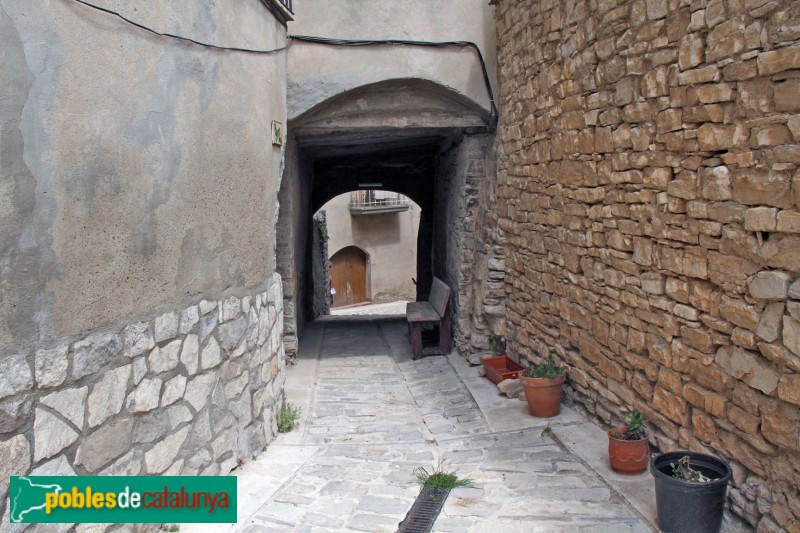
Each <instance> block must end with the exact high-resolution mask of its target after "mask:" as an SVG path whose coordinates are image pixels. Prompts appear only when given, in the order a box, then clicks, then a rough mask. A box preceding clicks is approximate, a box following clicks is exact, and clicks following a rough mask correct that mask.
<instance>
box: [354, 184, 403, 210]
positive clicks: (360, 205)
mask: <svg viewBox="0 0 800 533" xmlns="http://www.w3.org/2000/svg"><path fill="white" fill-rule="evenodd" d="M410 205H411V201H410V200H409V199H408V198H407V197H406V196H403V195H402V194H399V193H396V192H391V191H376V190H371V189H370V190H360V191H353V192H351V193H350V206H349V207H350V211H351V212H358V213H364V212H369V211H375V212H380V211H383V212H387V211H405V210H406V209H408V207H409V206H410Z"/></svg>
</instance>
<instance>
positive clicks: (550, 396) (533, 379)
mask: <svg viewBox="0 0 800 533" xmlns="http://www.w3.org/2000/svg"><path fill="white" fill-rule="evenodd" d="M565 379H566V376H564V369H563V368H561V367H559V366H556V359H555V357H553V356H552V355H549V356H547V359H545V362H544V363H542V364H539V365H531V366H529V367H528V368H526V369H525V370H523V371H522V372H521V373H520V375H519V381H520V383H522V387H523V388H524V389H525V399H526V400H528V410H529V411H530V413H531V415H533V416H538V417H540V418H548V417H551V416H556V415H557V414H558V413H559V411H560V410H561V394H562V391H563V389H562V388H561V385H563V384H564V380H565Z"/></svg>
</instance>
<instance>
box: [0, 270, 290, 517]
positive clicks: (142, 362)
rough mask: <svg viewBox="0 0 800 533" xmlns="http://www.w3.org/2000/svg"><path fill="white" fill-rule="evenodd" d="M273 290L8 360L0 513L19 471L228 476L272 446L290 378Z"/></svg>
mask: <svg viewBox="0 0 800 533" xmlns="http://www.w3.org/2000/svg"><path fill="white" fill-rule="evenodd" d="M267 286H268V288H267V289H266V290H265V291H264V292H259V293H256V294H253V295H251V296H246V297H244V298H237V297H235V296H231V297H229V298H225V299H223V300H220V301H207V300H203V301H201V302H199V304H197V305H192V306H190V307H188V308H186V309H183V310H182V311H179V312H178V311H176V312H169V313H165V314H163V315H161V316H158V317H157V318H155V319H154V320H152V321H150V322H139V323H135V324H130V325H128V326H127V327H125V328H124V329H122V331H119V332H110V333H96V334H94V335H91V336H89V337H86V338H85V339H81V340H79V341H77V342H73V343H71V344H69V345H63V346H58V347H55V348H53V349H51V350H38V351H36V352H35V353H31V354H18V355H15V356H12V357H6V358H4V359H3V360H2V361H0V500H2V503H0V506H2V508H0V514H3V513H5V507H6V505H7V498H6V496H7V494H6V493H7V491H8V476H9V475H20V474H24V473H32V474H34V475H73V474H78V475H94V474H102V475H146V474H151V475H152V474H160V475H217V474H222V475H224V474H227V473H228V472H230V471H231V470H232V469H233V468H234V467H235V466H237V465H238V464H239V463H241V462H243V461H246V460H249V459H250V458H251V456H252V455H253V454H255V453H258V452H260V451H262V450H263V449H264V448H265V447H266V445H267V444H268V443H269V442H270V441H271V440H272V438H273V436H274V435H275V434H276V433H277V427H276V410H277V409H278V408H279V404H280V401H281V397H282V394H283V392H282V391H283V383H284V356H283V342H282V337H283V312H282V311H283V297H282V294H281V279H280V276H278V275H277V274H274V275H273V276H272V278H271V279H270V281H269V283H268V284H267ZM9 435H12V436H11V438H8V436H9ZM4 523H5V524H6V525H8V517H7V516H6V517H5V518H4ZM0 529H2V527H0Z"/></svg>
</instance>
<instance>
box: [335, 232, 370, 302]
mask: <svg viewBox="0 0 800 533" xmlns="http://www.w3.org/2000/svg"><path fill="white" fill-rule="evenodd" d="M331 287H333V288H334V289H336V294H334V295H333V305H332V307H341V306H343V305H353V304H357V303H361V302H365V301H367V254H365V253H364V252H363V251H361V250H360V249H359V248H357V247H355V246H348V247H346V248H342V249H341V250H339V251H338V252H336V253H335V254H333V257H331Z"/></svg>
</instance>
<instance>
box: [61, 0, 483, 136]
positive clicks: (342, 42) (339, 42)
mask: <svg viewBox="0 0 800 533" xmlns="http://www.w3.org/2000/svg"><path fill="white" fill-rule="evenodd" d="M74 1H75V2H77V3H79V4H81V5H83V6H86V7H88V8H91V9H94V10H96V11H100V12H102V13H106V14H108V15H112V16H114V17H117V18H119V19H121V20H122V21H124V22H126V23H128V24H130V25H132V26H135V27H136V28H139V29H140V30H143V31H146V32H148V33H151V34H153V35H157V36H159V37H167V38H170V39H176V40H178V41H183V42H187V43H191V44H195V45H197V46H202V47H205V48H211V49H213V50H226V51H230V52H243V53H247V54H275V53H277V52H282V51H284V50H286V49H287V48H288V47H287V46H282V47H280V48H274V49H272V50H259V49H254V48H241V47H237V46H221V45H216V44H211V43H206V42H202V41H198V40H195V39H192V38H190V37H183V36H181V35H175V34H173V33H165V32H160V31H157V30H154V29H153V28H150V27H148V26H145V25H144V24H140V23H139V22H136V21H135V20H131V19H129V18H127V17H126V16H124V15H122V14H121V13H119V12H117V11H114V10H112V9H108V8H105V7H101V6H98V5H96V4H93V3H91V2H87V1H86V0H74ZM288 38H289V39H292V40H295V41H303V42H309V43H316V44H322V45H327V46H375V45H398V46H423V47H448V46H449V47H452V46H456V47H467V48H471V49H472V50H474V51H475V53H476V54H477V56H478V61H479V62H480V65H481V72H482V74H483V82H484V84H485V86H486V93H487V95H488V97H489V106H490V112H491V116H492V121H493V127H497V119H498V113H497V105H496V104H495V100H494V91H493V90H492V84H491V81H490V80H489V72H488V71H487V70H486V61H485V60H484V59H483V54H482V53H481V49H480V48H479V47H478V45H477V44H475V43H474V42H472V41H414V40H404V39H377V40H364V39H331V38H327V37H313V36H310V35H288Z"/></svg>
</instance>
